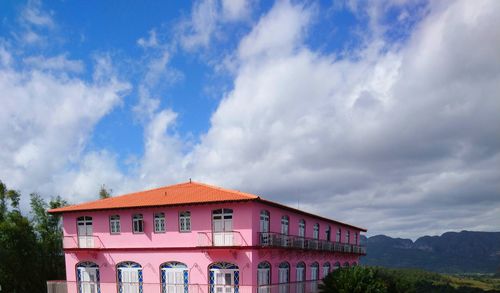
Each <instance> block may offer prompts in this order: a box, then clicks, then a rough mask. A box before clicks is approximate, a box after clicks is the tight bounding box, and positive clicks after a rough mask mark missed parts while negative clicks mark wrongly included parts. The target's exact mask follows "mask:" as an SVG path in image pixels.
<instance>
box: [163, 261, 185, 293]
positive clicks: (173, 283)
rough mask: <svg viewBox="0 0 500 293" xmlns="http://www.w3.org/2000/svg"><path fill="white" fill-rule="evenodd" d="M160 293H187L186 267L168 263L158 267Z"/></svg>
mask: <svg viewBox="0 0 500 293" xmlns="http://www.w3.org/2000/svg"><path fill="white" fill-rule="evenodd" d="M160 278H161V288H162V289H161V290H162V293H187V292H188V290H189V288H188V284H189V271H188V267H187V265H185V264H183V263H181V262H177V261H170V262H166V263H163V264H162V265H160Z"/></svg>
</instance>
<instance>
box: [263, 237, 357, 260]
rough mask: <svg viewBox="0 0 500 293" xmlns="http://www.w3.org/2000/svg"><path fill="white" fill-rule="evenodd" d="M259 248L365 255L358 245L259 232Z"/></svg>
mask: <svg viewBox="0 0 500 293" xmlns="http://www.w3.org/2000/svg"><path fill="white" fill-rule="evenodd" d="M259 246H261V247H281V248H295V249H305V250H320V251H333V252H344V253H355V254H363V255H364V254H366V248H365V247H364V246H360V245H353V244H346V243H338V242H331V241H327V240H319V239H314V238H307V237H300V236H294V235H285V234H281V233H274V232H259Z"/></svg>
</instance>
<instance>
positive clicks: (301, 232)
mask: <svg viewBox="0 0 500 293" xmlns="http://www.w3.org/2000/svg"><path fill="white" fill-rule="evenodd" d="M299 236H300V237H306V221H304V219H301V220H300V221H299Z"/></svg>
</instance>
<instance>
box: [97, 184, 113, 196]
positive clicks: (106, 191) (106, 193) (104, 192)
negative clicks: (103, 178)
mask: <svg viewBox="0 0 500 293" xmlns="http://www.w3.org/2000/svg"><path fill="white" fill-rule="evenodd" d="M112 192H113V190H112V189H109V188H106V185H105V184H103V185H102V186H101V189H100V190H99V198H100V199H105V198H110V197H111V193H112Z"/></svg>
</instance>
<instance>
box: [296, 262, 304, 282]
mask: <svg viewBox="0 0 500 293" xmlns="http://www.w3.org/2000/svg"><path fill="white" fill-rule="evenodd" d="M296 270H297V276H296V277H297V279H296V280H295V281H297V282H304V281H305V272H306V265H305V264H304V263H303V262H299V263H298V264H297V267H296Z"/></svg>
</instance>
